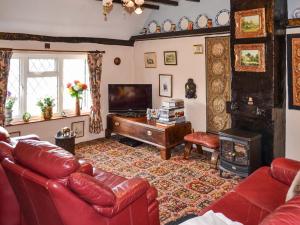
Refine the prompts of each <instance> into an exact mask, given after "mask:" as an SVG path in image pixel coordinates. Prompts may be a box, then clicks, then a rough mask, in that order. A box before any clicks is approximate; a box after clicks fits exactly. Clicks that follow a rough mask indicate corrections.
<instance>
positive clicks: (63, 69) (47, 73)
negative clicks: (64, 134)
mask: <svg viewBox="0 0 300 225" xmlns="http://www.w3.org/2000/svg"><path fill="white" fill-rule="evenodd" d="M88 75H89V74H88V69H87V59H86V56H85V55H27V54H14V55H13V58H12V59H11V65H10V72H9V78H8V91H10V92H11V94H12V95H13V96H15V97H17V101H16V103H15V105H14V108H13V116H14V118H21V117H22V115H23V113H24V112H29V113H30V114H31V115H32V116H38V115H40V114H41V112H40V109H39V107H38V106H37V105H36V104H37V101H38V100H39V99H41V98H43V97H45V96H50V97H52V98H54V99H55V104H56V106H55V107H54V108H53V112H54V113H61V112H63V111H64V112H71V111H72V112H73V111H74V109H75V99H73V98H72V97H71V96H70V95H69V93H68V91H67V88H66V85H67V83H68V82H73V81H74V80H79V81H81V82H85V83H88V81H89V80H88V77H89V76H88ZM82 97H83V99H82V101H81V108H82V110H89V108H90V103H91V101H90V93H89V92H88V91H86V92H85V93H84V94H83V96H82Z"/></svg>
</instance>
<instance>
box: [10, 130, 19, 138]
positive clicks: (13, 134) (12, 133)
mask: <svg viewBox="0 0 300 225" xmlns="http://www.w3.org/2000/svg"><path fill="white" fill-rule="evenodd" d="M9 136H10V137H11V138H14V137H20V136H21V131H14V132H10V133H9Z"/></svg>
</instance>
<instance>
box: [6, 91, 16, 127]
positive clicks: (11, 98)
mask: <svg viewBox="0 0 300 225" xmlns="http://www.w3.org/2000/svg"><path fill="white" fill-rule="evenodd" d="M16 100H17V98H16V97H14V96H12V94H11V92H9V91H8V92H7V97H6V102H5V125H9V124H10V122H11V121H12V113H13V110H12V109H13V107H14V104H15V102H16Z"/></svg>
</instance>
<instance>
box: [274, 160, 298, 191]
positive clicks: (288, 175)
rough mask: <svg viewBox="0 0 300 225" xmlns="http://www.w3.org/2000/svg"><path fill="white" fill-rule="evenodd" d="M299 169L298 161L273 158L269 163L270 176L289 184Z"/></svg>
mask: <svg viewBox="0 0 300 225" xmlns="http://www.w3.org/2000/svg"><path fill="white" fill-rule="evenodd" d="M299 170H300V162H299V161H295V160H291V159H286V158H277V159H275V160H273V162H272V165H271V172H272V176H273V177H274V178H275V179H276V180H279V181H280V182H282V183H284V184H286V185H289V186H290V185H291V183H292V182H293V180H294V178H295V176H296V174H297V172H298V171H299Z"/></svg>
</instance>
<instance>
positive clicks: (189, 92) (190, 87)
mask: <svg viewBox="0 0 300 225" xmlns="http://www.w3.org/2000/svg"><path fill="white" fill-rule="evenodd" d="M185 97H186V98H197V95H196V84H195V83H194V80H193V79H188V81H187V83H186V84H185Z"/></svg>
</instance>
